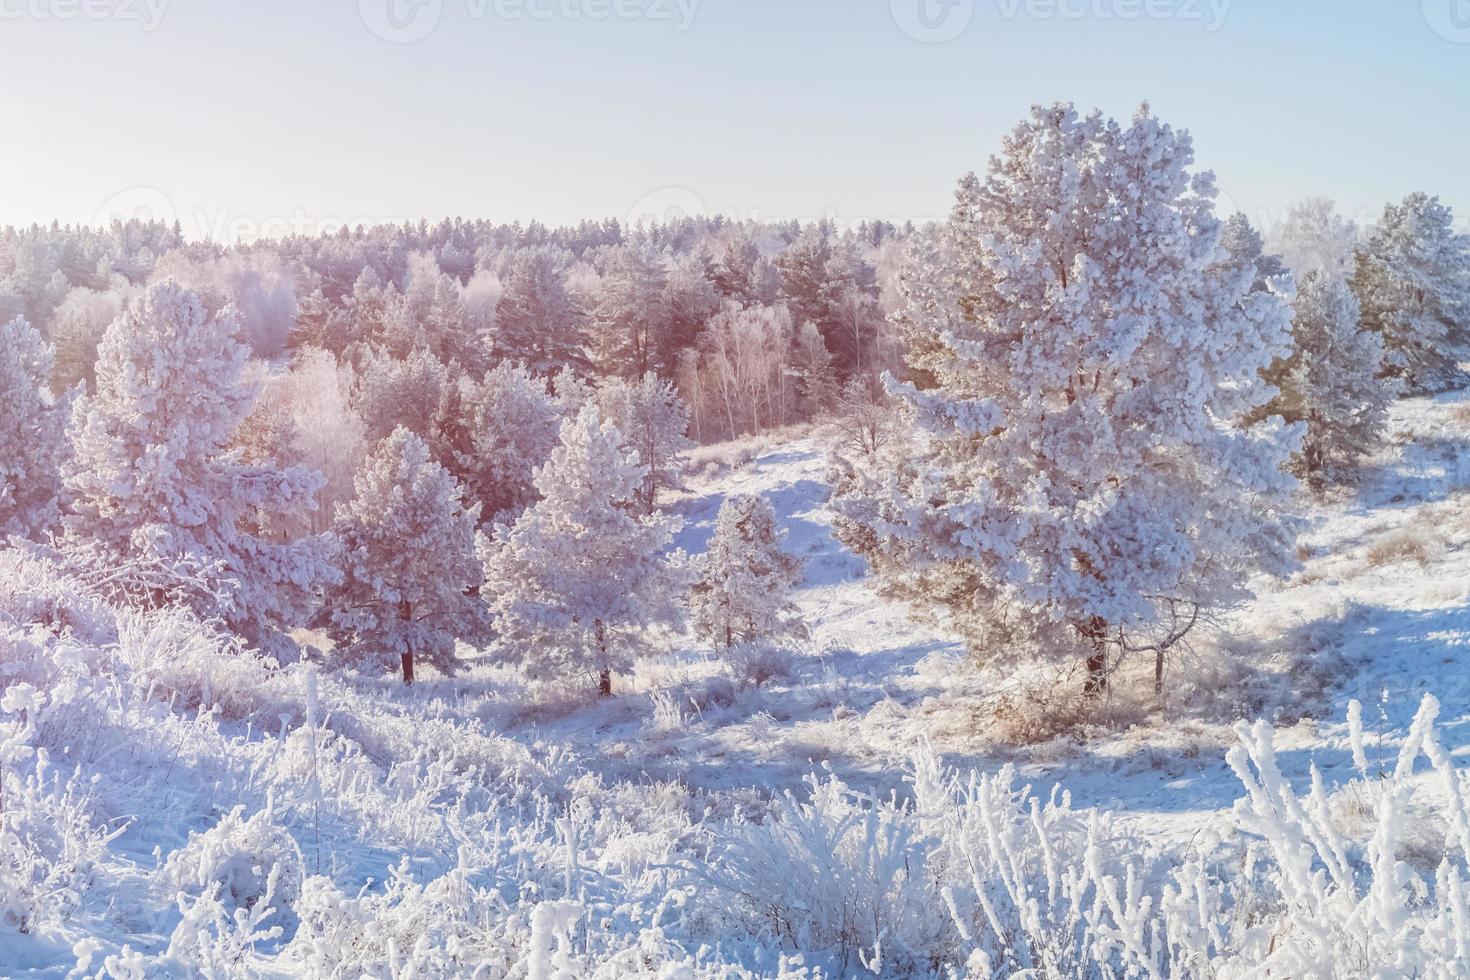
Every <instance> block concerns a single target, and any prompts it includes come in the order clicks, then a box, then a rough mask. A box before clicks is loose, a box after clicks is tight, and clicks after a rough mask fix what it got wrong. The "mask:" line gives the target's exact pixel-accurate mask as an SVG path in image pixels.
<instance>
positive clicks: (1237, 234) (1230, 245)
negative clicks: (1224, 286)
mask: <svg viewBox="0 0 1470 980" xmlns="http://www.w3.org/2000/svg"><path fill="white" fill-rule="evenodd" d="M1220 247H1221V248H1223V249H1225V252H1226V254H1227V255H1228V256H1229V258H1227V259H1226V261H1227V262H1235V263H1236V264H1238V265H1241V266H1245V265H1250V266H1251V267H1252V268H1254V269H1255V273H1256V278H1255V281H1254V282H1253V283H1251V292H1254V293H1263V292H1268V291H1269V290H1270V289H1271V287H1272V280H1274V279H1277V278H1278V277H1280V276H1284V275H1287V274H1288V273H1287V269H1286V263H1284V262H1282V261H1281V257H1280V256H1279V255H1268V254H1267V253H1266V248H1265V243H1264V242H1263V241H1262V240H1261V235H1260V232H1258V231H1256V229H1255V228H1254V227H1252V225H1251V222H1250V219H1249V218H1247V217H1246V216H1245V215H1243V214H1241V213H1240V212H1236V213H1235V214H1232V215H1231V216H1230V217H1228V218H1226V219H1225V223H1224V224H1223V225H1222V226H1221V229H1220Z"/></svg>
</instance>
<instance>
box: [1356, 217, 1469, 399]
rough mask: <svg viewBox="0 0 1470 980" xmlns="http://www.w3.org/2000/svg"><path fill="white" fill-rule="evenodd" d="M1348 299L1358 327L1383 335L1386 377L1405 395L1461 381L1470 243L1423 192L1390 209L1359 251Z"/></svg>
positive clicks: (1441, 388) (1466, 339) (1466, 320)
mask: <svg viewBox="0 0 1470 980" xmlns="http://www.w3.org/2000/svg"><path fill="white" fill-rule="evenodd" d="M1352 287H1353V293H1354V295H1356V296H1357V298H1358V303H1359V305H1360V306H1361V307H1362V311H1363V312H1362V317H1363V326H1364V327H1366V328H1367V329H1369V330H1375V331H1377V332H1378V333H1381V334H1382V335H1383V345H1384V348H1385V349H1386V350H1387V351H1388V358H1387V364H1388V371H1389V373H1390V374H1391V375H1393V376H1395V377H1399V378H1402V379H1403V382H1404V388H1405V390H1406V391H1408V392H1410V393H1423V392H1429V391H1441V390H1443V389H1445V388H1447V387H1450V386H1452V385H1454V384H1455V383H1456V382H1457V380H1459V379H1460V378H1461V374H1460V369H1459V362H1460V359H1461V358H1462V357H1464V356H1466V343H1467V341H1470V236H1466V235H1462V234H1459V233H1458V232H1456V231H1455V228H1454V214H1453V213H1452V212H1451V211H1450V209H1449V208H1448V207H1447V206H1446V205H1443V204H1441V203H1440V202H1439V198H1437V197H1430V196H1429V195H1428V194H1425V193H1423V192H1419V193H1414V194H1410V195H1409V196H1408V197H1406V198H1404V200H1403V203H1401V204H1390V205H1389V206H1388V207H1386V208H1385V209H1384V211H1383V218H1382V219H1381V220H1380V221H1379V223H1378V226H1377V227H1376V228H1374V229H1373V232H1372V234H1371V235H1369V236H1368V241H1367V242H1366V243H1365V244H1364V245H1363V246H1362V247H1361V248H1359V249H1358V251H1357V263H1356V267H1355V268H1354V270H1353V277H1352Z"/></svg>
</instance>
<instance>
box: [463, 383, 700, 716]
mask: <svg viewBox="0 0 1470 980" xmlns="http://www.w3.org/2000/svg"><path fill="white" fill-rule="evenodd" d="M646 476H647V468H646V467H645V466H643V465H642V464H641V463H639V462H638V458H637V456H636V455H635V454H633V453H630V452H628V450H626V449H625V448H624V437H623V435H622V433H620V432H618V430H617V428H616V427H615V426H613V425H611V424H609V423H605V422H603V421H602V419H601V416H600V415H599V413H598V410H597V408H596V407H595V406H593V405H588V406H585V407H584V408H583V409H582V411H581V413H580V414H579V415H578V416H577V417H576V418H575V419H569V420H568V421H567V422H566V423H564V424H563V425H562V429H561V442H560V444H559V445H558V446H557V448H556V449H555V450H554V451H553V452H552V454H551V459H550V460H549V461H548V462H547V463H546V465H545V466H543V467H542V468H541V470H540V471H539V472H538V473H537V475H536V489H537V490H539V491H540V493H541V499H540V500H538V501H537V502H536V503H534V504H532V505H531V506H530V507H529V508H527V510H526V511H525V513H523V514H522V515H521V517H520V519H519V520H517V521H516V523H515V524H514V525H513V526H506V525H504V524H501V525H499V526H497V527H496V529H495V538H494V540H493V541H489V540H486V539H483V538H482V539H481V557H482V559H483V561H484V563H485V596H486V599H487V602H488V603H489V606H490V609H491V611H492V612H493V614H494V616H495V629H496V632H497V634H498V636H499V650H500V653H501V655H502V656H503V657H505V658H506V659H507V660H510V661H513V662H518V663H522V664H524V666H525V667H526V669H527V671H528V672H529V673H530V674H532V675H533V676H547V675H552V674H568V673H575V672H581V671H588V672H592V673H595V674H596V675H598V678H599V690H600V692H601V693H602V694H604V695H606V694H610V693H611V692H612V674H613V671H616V670H623V669H626V668H627V667H628V666H629V665H630V663H631V661H632V659H633V658H634V657H635V656H636V655H638V654H640V653H642V652H644V651H646V650H647V649H648V648H649V641H648V639H647V635H646V634H647V631H648V630H649V629H650V628H652V627H655V626H658V625H669V626H673V625H677V624H678V622H679V620H680V614H679V609H678V606H677V603H676V601H675V600H676V597H677V596H678V595H679V593H680V592H681V589H680V581H679V580H680V572H679V557H678V556H677V555H674V556H669V555H666V554H664V549H665V548H666V547H667V546H668V545H669V543H670V541H671V540H672V539H673V535H674V531H675V529H676V527H677V522H676V521H674V520H673V519H671V518H668V517H664V516H661V515H640V514H638V513H636V512H635V509H634V507H633V506H632V505H633V502H634V499H635V495H636V494H637V491H638V488H639V487H640V486H641V485H642V484H643V481H644V479H645V477H646Z"/></svg>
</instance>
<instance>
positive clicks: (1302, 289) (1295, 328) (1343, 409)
mask: <svg viewBox="0 0 1470 980" xmlns="http://www.w3.org/2000/svg"><path fill="white" fill-rule="evenodd" d="M1295 306H1296V313H1295V317H1294V319H1293V322H1292V328H1291V333H1292V352H1291V356H1290V357H1288V358H1286V359H1285V360H1283V361H1278V362H1277V363H1276V364H1275V365H1273V366H1272V367H1271V369H1270V370H1269V371H1268V372H1267V375H1266V377H1267V380H1269V381H1270V382H1271V383H1272V384H1274V385H1276V387H1277V388H1278V389H1279V391H1280V394H1278V395H1277V396H1276V397H1275V398H1274V399H1272V400H1271V402H1270V403H1268V404H1267V405H1266V406H1264V407H1263V408H1261V409H1259V410H1258V411H1257V412H1256V417H1261V418H1264V417H1265V416H1268V415H1280V416H1281V417H1283V418H1284V419H1286V420H1287V421H1288V422H1302V423H1305V425H1306V431H1305V434H1304V436H1303V439H1302V449H1301V452H1300V453H1299V454H1298V455H1297V456H1296V458H1295V459H1294V460H1293V465H1292V468H1293V469H1294V470H1295V471H1296V472H1297V473H1298V474H1299V475H1300V476H1301V477H1302V478H1303V479H1304V480H1305V481H1306V482H1307V484H1308V485H1309V486H1311V487H1312V488H1313V489H1314V490H1322V489H1325V488H1326V487H1328V486H1331V485H1332V484H1336V483H1343V482H1347V481H1349V480H1350V479H1351V478H1352V476H1353V474H1354V472H1355V470H1356V468H1357V462H1358V460H1359V459H1360V458H1362V456H1364V455H1365V454H1366V453H1369V452H1371V451H1372V450H1373V448H1374V446H1376V445H1377V444H1378V442H1379V440H1380V439H1381V438H1382V436H1383V426H1384V423H1385V422H1386V421H1387V418H1388V408H1389V405H1391V404H1392V403H1393V400H1394V398H1395V396H1396V395H1397V394H1398V382H1397V379H1395V378H1384V377H1381V376H1380V374H1381V372H1382V369H1383V356H1384V355H1383V338H1382V337H1381V336H1380V335H1379V334H1377V333H1374V332H1373V331H1371V330H1363V329H1361V327H1360V324H1359V311H1358V301H1357V300H1356V299H1354V298H1353V293H1352V290H1351V289H1349V288H1348V284H1347V282H1346V281H1345V280H1343V279H1342V278H1341V277H1339V276H1335V275H1328V274H1323V273H1318V272H1309V273H1307V274H1306V275H1305V276H1303V277H1302V280H1301V284H1300V286H1299V287H1298V289H1297V296H1296V304H1295Z"/></svg>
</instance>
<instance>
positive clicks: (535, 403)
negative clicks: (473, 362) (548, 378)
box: [438, 361, 562, 525]
mask: <svg viewBox="0 0 1470 980" xmlns="http://www.w3.org/2000/svg"><path fill="white" fill-rule="evenodd" d="M561 422H562V410H561V406H560V405H558V404H557V402H556V400H555V399H554V398H553V397H552V396H551V395H550V394H549V393H548V392H547V390H546V382H545V381H544V380H542V379H540V378H536V377H533V376H532V375H531V373H530V371H528V370H527V369H526V368H525V367H524V366H523V365H520V364H512V363H510V362H508V361H503V362H501V363H500V364H498V365H496V366H495V368H494V369H493V370H491V371H489V372H488V373H487V374H486V375H485V377H484V378H483V379H481V380H480V381H473V380H471V379H470V378H468V377H462V378H461V379H460V382H459V395H458V406H457V410H456V412H455V413H454V417H453V419H452V422H451V423H450V424H448V425H445V426H443V427H441V432H440V436H439V440H438V441H439V442H441V443H443V444H444V448H443V449H442V450H441V451H440V453H441V458H442V459H443V460H444V463H445V465H446V466H447V467H449V470H450V472H452V473H453V474H454V477H455V479H456V480H458V481H459V482H460V484H461V485H462V486H463V487H464V490H465V498H466V500H468V501H470V502H472V503H475V504H477V505H478V506H479V510H480V522H481V524H482V525H489V524H491V523H493V522H494V521H496V520H507V519H509V518H510V517H512V516H513V515H514V514H515V513H518V512H519V511H521V510H522V509H524V508H525V507H526V506H527V505H529V504H530V503H531V502H532V501H533V500H535V499H536V487H535V483H534V479H535V473H536V469H537V468H538V467H539V466H541V464H542V463H544V462H546V460H547V459H548V458H549V457H550V456H551V451H552V449H554V448H555V447H556V440H557V433H558V432H559V431H560V429H561Z"/></svg>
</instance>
